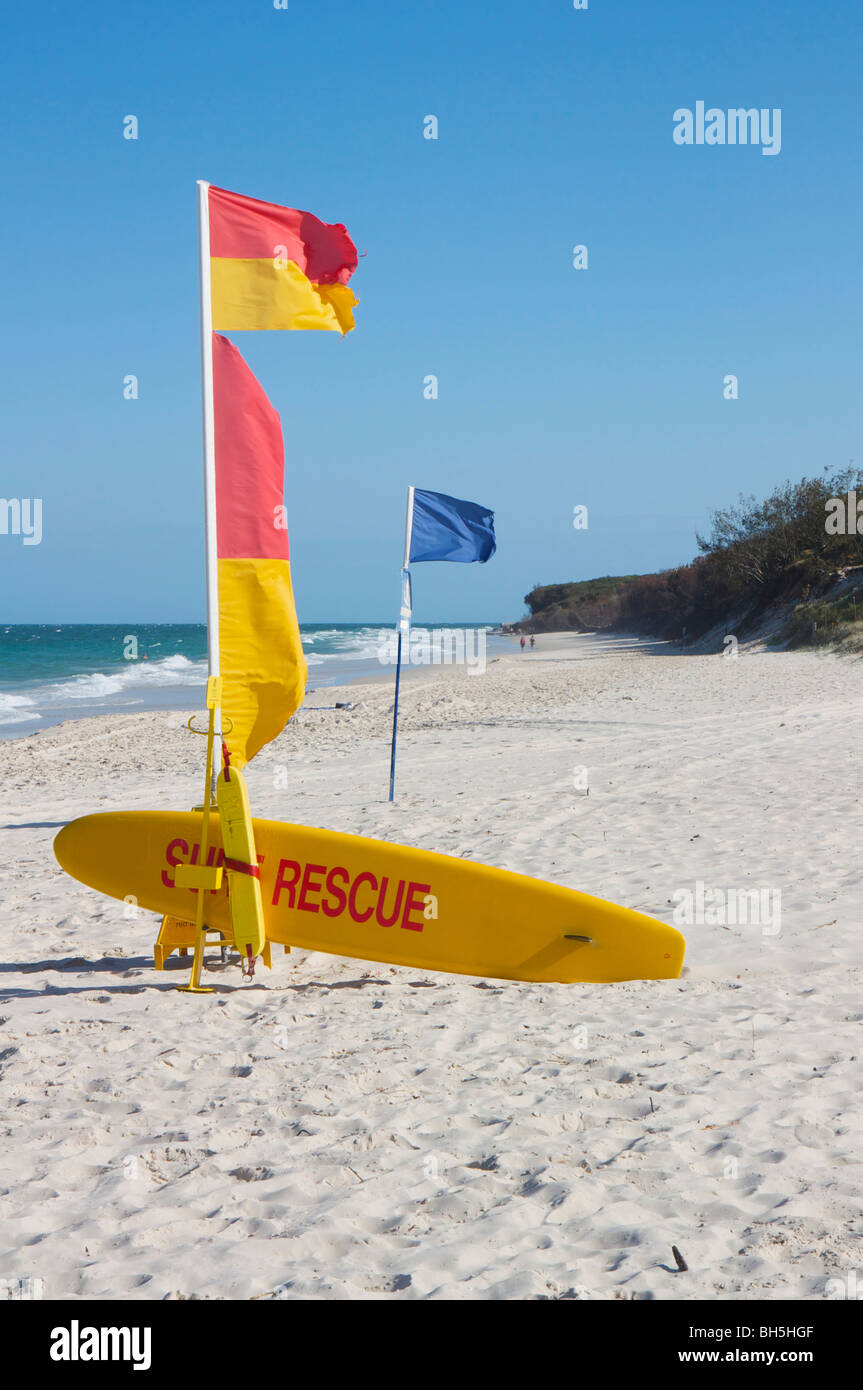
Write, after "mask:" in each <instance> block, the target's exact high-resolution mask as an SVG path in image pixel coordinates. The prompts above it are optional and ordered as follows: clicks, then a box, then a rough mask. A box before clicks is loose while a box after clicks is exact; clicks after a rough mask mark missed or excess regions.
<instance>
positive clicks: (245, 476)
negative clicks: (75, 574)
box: [213, 333, 306, 767]
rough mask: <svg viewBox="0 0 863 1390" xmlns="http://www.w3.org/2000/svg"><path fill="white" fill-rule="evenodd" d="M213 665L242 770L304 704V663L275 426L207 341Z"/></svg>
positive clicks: (227, 347) (241, 375)
mask: <svg viewBox="0 0 863 1390" xmlns="http://www.w3.org/2000/svg"><path fill="white" fill-rule="evenodd" d="M213 385H214V396H215V436H216V441H215V442H216V518H217V527H216V529H217V549H218V585H219V657H220V667H221V674H222V713H223V715H226V716H227V719H228V720H230V724H231V726H232V727H230V726H229V729H230V731H229V732H226V733H225V734H224V739H225V742H226V744H227V746H228V750H229V752H230V754H231V761H232V763H233V764H234V766H235V767H243V766H244V765H245V764H246V763H247V762H249V761H250V760H251V759H252V758H253V757H254V756H255V754H256V753H257V751H258V749H259V748H263V746H264V744H266V743H269V742H270V740H271V739H274V738H275V737H276V736H277V735H278V734H280V733H281V731H282V729H283V728H284V726H285V724H286V723H287V721H288V720H289V719H290V718H291V715H292V714H293V713H294V712H295V710H297V709H298V708H299V706H300V705H301V704H302V700H303V694H304V692H305V685H306V662H305V658H304V656H303V646H302V641H301V638H300V629H299V625H298V623H297V613H296V608H295V606H294V592H293V588H292V585H291V564H290V549H289V545H288V529H287V517H286V512H285V505H284V491H283V478H284V446H283V443H282V426H281V421H280V420H279V416H278V414H277V412H276V411H275V410H274V409H273V407H272V405H271V404H270V402H269V401H268V400H267V397H266V395H265V394H264V391H263V389H262V387H261V386H260V384H259V382H258V381H257V380H256V379H255V377H254V376H253V375H252V372H251V371H250V370H249V368H248V366H247V364H246V363H245V362H244V361H243V358H242V357H241V356H240V354H239V352H238V351H237V349H236V348H235V347H234V345H233V343H229V342H228V339H227V338H223V337H222V336H221V334H219V333H214V334H213Z"/></svg>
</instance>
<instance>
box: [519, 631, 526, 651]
mask: <svg viewBox="0 0 863 1390" xmlns="http://www.w3.org/2000/svg"><path fill="white" fill-rule="evenodd" d="M520 645H521V649H522V651H524V648H525V645H526V644H525V640H524V634H523V633H522V638H521V644H520Z"/></svg>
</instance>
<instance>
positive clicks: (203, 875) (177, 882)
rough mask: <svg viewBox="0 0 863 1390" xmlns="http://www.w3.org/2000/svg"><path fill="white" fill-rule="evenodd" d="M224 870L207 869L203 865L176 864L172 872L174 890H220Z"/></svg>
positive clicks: (219, 867) (220, 868)
mask: <svg viewBox="0 0 863 1390" xmlns="http://www.w3.org/2000/svg"><path fill="white" fill-rule="evenodd" d="M223 873H224V869H223V868H222V866H221V864H220V865H219V866H218V868H208V867H205V866H204V865H203V864H178V865H177V867H176V869H175V870H174V886H175V887H176V888H221V886H222V874H223Z"/></svg>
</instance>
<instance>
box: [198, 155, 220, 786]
mask: <svg viewBox="0 0 863 1390" xmlns="http://www.w3.org/2000/svg"><path fill="white" fill-rule="evenodd" d="M198 256H199V265H200V281H201V386H202V405H203V426H204V524H205V542H206V563H207V674H208V676H210V678H213V677H217V676H219V674H220V666H219V566H218V544H217V532H216V424H215V407H214V403H213V305H212V290H211V284H210V185H209V183H207V182H206V181H205V180H204V179H199V180H198ZM215 728H216V740H217V742H218V743H219V747H220V748H221V736H222V724H221V711H220V709H218V708H217V709H216V719H215ZM220 765H221V756H219V757H218V758H217V759H214V776H215V772H216V769H217V768H218V767H219V766H220Z"/></svg>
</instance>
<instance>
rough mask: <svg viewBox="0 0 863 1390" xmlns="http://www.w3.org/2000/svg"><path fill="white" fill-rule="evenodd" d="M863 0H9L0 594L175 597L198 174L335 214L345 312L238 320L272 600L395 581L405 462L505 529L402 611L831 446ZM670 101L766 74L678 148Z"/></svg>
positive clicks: (377, 596)
mask: <svg viewBox="0 0 863 1390" xmlns="http://www.w3.org/2000/svg"><path fill="white" fill-rule="evenodd" d="M861 38H863V11H861V8H860V6H859V4H857V3H852V0H847V3H832V4H829V5H826V6H825V5H823V4H822V5H819V4H815V3H810V0H783V3H770V4H753V3H752V0H726V3H723V4H713V5H706V4H694V3H693V0H662V3H658V2H657V3H650V2H649V0H589V9H588V10H587V11H576V10H574V9H573V6H572V4H571V0H532V3H525V0H484V2H483V3H478V2H476V0H475V2H474V3H466V2H465V0H437V2H436V3H432V2H431V0H428V2H427V3H421V4H419V3H418V4H409V3H396V0H386V3H384V0H363V3H360V2H359V0H290V6H289V9H288V10H287V11H279V10H275V9H274V8H273V6H272V4H271V3H270V0H235V2H234V3H228V2H227V0H207V3H205V4H191V3H181V4H178V3H176V0H172V3H168V0H151V2H150V3H147V4H129V5H124V4H116V5H108V4H104V3H100V4H94V3H86V2H85V3H78V4H75V5H69V4H60V3H48V4H39V5H31V6H23V5H19V6H16V7H14V10H10V11H8V12H7V13H6V15H5V17H4V22H3V47H4V54H3V66H4V69H5V71H4V79H3V83H2V88H0V104H2V107H3V128H4V131H5V135H4V150H3V165H4V177H3V189H4V202H5V215H4V218H3V220H2V226H0V246H2V258H3V266H4V275H3V320H4V327H5V332H4V334H3V340H2V347H0V354H2V360H0V379H2V383H3V392H4V409H3V417H4V418H3V423H4V435H5V441H4V462H3V467H2V472H0V495H2V496H5V497H11V496H19V497H35V496H38V497H42V498H43V499H44V539H43V541H42V544H41V545H39V546H29V547H25V546H23V545H22V544H21V542H20V539H18V538H13V537H9V536H0V595H2V599H0V610H2V612H0V617H2V618H3V619H4V620H5V621H16V622H35V621H52V620H56V621H64V622H65V621H126V620H138V621H142V620H163V621H172V620H176V621H187V620H188V621H195V620H198V619H201V618H202V617H203V613H204V582H203V572H202V571H203V541H202V516H201V512H202V485H201V462H200V453H201V446H200V360H199V336H198V283H197V259H196V258H197V230H196V209H195V180H196V179H197V178H207V179H209V180H210V181H211V182H214V183H217V184H220V185H222V186H223V187H227V188H231V189H236V190H238V191H240V192H244V193H248V194H251V195H253V196H256V197H261V198H265V199H268V200H270V201H273V202H279V203H285V204H288V205H290V206H294V207H299V208H303V209H307V210H309V211H312V212H314V213H315V214H316V215H317V216H319V217H322V218H323V219H324V220H326V221H334V222H335V221H341V222H344V223H345V224H346V225H347V227H348V229H349V231H350V232H351V234H352V236H353V238H354V240H355V242H356V244H357V246H358V248H359V250H360V252H361V253H365V255H364V256H363V258H362V259H361V260H360V264H359V269H358V270H357V273H356V275H355V276H354V279H353V282H352V283H353V287H354V288H355V290H356V292H357V293H358V295H359V296H360V299H361V301H362V303H361V305H360V307H359V309H358V311H357V328H356V331H355V332H354V333H352V334H351V335H350V336H349V337H348V338H347V339H345V340H344V341H341V340H340V339H339V338H338V336H337V335H335V334H331V333H261V334H251V333H245V334H233V335H231V336H232V337H233V340H234V341H235V342H236V343H237V345H238V346H239V348H240V350H241V352H243V354H244V355H245V356H246V358H247V360H248V362H249V364H250V366H251V367H252V369H253V371H254V372H255V373H256V374H257V376H258V378H259V380H260V381H261V383H262V384H263V386H264V388H265V390H266V391H267V392H268V394H269V396H270V398H271V400H272V401H273V403H274V404H275V406H276V407H277V409H278V410H279V412H280V414H281V417H282V422H283V426H284V432H285V443H286V453H287V499H288V504H289V515H290V529H291V542H292V552H293V564H294V580H295V587H296V592H297V601H298V608H299V613H300V617H301V619H302V620H304V621H317V620H323V619H333V620H341V621H360V620H364V619H369V620H380V619H386V618H389V617H392V616H394V614H395V610H396V605H397V601H398V567H399V563H400V551H401V535H402V527H403V511H404V492H405V487H406V485H407V484H408V483H411V482H412V483H415V484H417V485H418V486H420V487H425V488H432V489H435V490H438V491H442V492H450V493H453V494H455V495H457V496H463V497H467V498H470V499H473V500H476V501H479V502H481V503H484V504H487V505H490V506H492V507H493V508H494V509H495V511H496V514H497V531H498V553H497V555H496V556H495V557H494V558H493V559H492V560H491V561H490V563H489V564H488V565H486V566H483V567H480V566H476V565H474V566H461V565H445V564H437V565H424V566H420V567H418V568H417V570H416V574H415V583H414V591H415V599H416V603H417V616H418V618H419V619H420V620H425V621H429V620H435V619H440V620H443V619H451V620H454V621H455V620H463V621H469V620H470V619H472V618H483V619H492V620H496V619H509V618H515V617H518V616H519V615H520V613H521V612H522V597H523V595H524V594H525V593H526V591H527V590H528V589H529V588H530V587H531V586H532V585H533V584H534V583H536V582H544V583H551V582H555V581H559V580H567V579H579V578H589V577H591V576H593V575H599V574H608V573H612V574H615V573H631V572H643V571H649V570H653V569H656V568H660V567H664V566H668V565H672V564H676V563H679V562H682V561H685V560H687V559H689V558H691V557H692V555H693V554H694V553H695V550H696V545H695V538H694V533H695V530H696V528H702V529H703V528H704V527H705V526H706V525H707V522H708V517H709V511H710V508H711V507H713V506H715V505H722V504H724V503H726V502H729V501H733V500H734V498H735V497H736V495H737V494H738V492H740V491H741V490H742V491H745V492H750V491H753V492H756V493H758V492H763V491H765V490H768V489H770V488H771V487H772V486H773V485H774V484H775V483H777V482H780V481H781V480H783V479H784V478H786V477H798V476H801V475H802V474H803V473H805V472H810V473H811V472H814V471H820V470H821V469H822V468H823V467H824V466H825V465H828V466H829V467H830V468H831V469H832V468H834V467H841V466H843V465H845V464H847V462H848V460H849V458H855V459H856V460H857V461H858V462H859V461H860V460H861V459H863V453H861V450H860V424H859V403H860V373H861V360H860V357H861V354H860V323H861V303H860V299H861V294H860V286H861V271H860V235H861V233H860V228H861V224H863V218H861V211H863V208H862V207H861V203H863V198H861V183H860V157H859V132H858V123H859V60H860V51H861ZM698 100H704V101H706V103H707V105H708V106H716V107H720V108H724V109H727V108H729V107H737V106H746V107H750V106H757V107H759V108H760V107H770V108H772V107H781V109H782V151H781V154H779V155H778V156H777V157H766V156H764V155H763V154H762V153H761V150H760V149H759V148H752V147H747V148H741V147H736V148H732V147H728V146H726V147H713V148H708V147H706V146H701V147H699V146H692V147H688V148H683V147H678V146H677V145H675V144H674V142H673V139H672V129H673V121H672V117H673V113H674V111H675V109H676V108H678V107H690V108H694V106H695V103H696V101H698ZM128 114H134V115H136V116H137V117H138V120H139V123H140V138H139V139H138V140H137V141H136V142H133V141H127V140H124V139H123V135H122V129H123V128H122V122H123V117H124V116H126V115H128ZM428 114H434V115H436V116H437V117H438V119H439V123H440V132H439V136H440V138H439V139H438V140H437V141H436V142H433V141H427V140H425V139H423V135H422V127H423V118H424V117H425V116H426V115H428ZM576 243H585V244H586V245H587V246H588V248H589V270H587V271H586V272H585V271H582V272H577V271H575V270H574V269H573V268H572V247H573V245H575V244H576ZM127 373H134V374H135V375H137V376H138V378H139V381H140V398H139V399H138V400H137V401H126V400H124V399H123V390H122V388H123V378H124V376H125V375H126V374H127ZM427 373H435V374H436V375H437V376H438V377H439V380H440V398H439V399H438V400H437V401H427V400H425V399H424V398H423V378H424V377H425V375H426V374H427ZM727 373H735V374H736V375H737V376H738V377H739V381H740V399H739V400H737V401H726V400H724V399H723V390H722V385H723V377H724V376H725V375H726V374H727ZM577 503H584V504H586V505H587V506H588V507H589V517H590V526H589V530H588V531H587V532H577V531H574V530H573V529H572V525H571V518H572V509H573V506H574V505H575V504H577Z"/></svg>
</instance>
